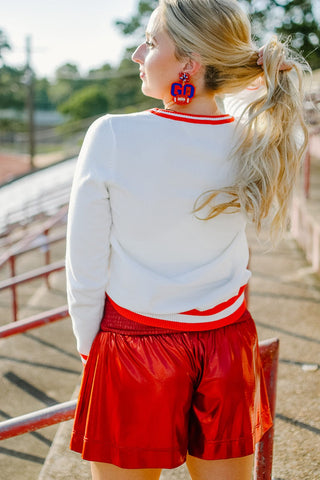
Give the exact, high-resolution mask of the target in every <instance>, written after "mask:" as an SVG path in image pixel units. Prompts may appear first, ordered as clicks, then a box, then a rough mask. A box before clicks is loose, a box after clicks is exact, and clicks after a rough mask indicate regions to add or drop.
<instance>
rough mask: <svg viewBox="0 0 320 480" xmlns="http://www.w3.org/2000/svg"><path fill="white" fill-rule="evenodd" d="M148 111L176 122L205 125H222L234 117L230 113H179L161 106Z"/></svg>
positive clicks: (231, 120)
mask: <svg viewBox="0 0 320 480" xmlns="http://www.w3.org/2000/svg"><path fill="white" fill-rule="evenodd" d="M149 111H150V112H151V113H153V114H154V115H158V116H159V117H164V118H169V119H170V120H176V121H178V122H188V123H202V124H207V125H222V124H224V123H231V122H234V117H232V116H231V115H211V116H210V115H193V114H191V113H181V112H175V111H173V110H164V109H161V108H152V109H151V110H149Z"/></svg>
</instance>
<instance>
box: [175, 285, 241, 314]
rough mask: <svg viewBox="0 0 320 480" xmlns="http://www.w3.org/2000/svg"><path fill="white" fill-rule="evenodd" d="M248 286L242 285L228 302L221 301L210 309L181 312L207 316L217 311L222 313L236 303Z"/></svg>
mask: <svg viewBox="0 0 320 480" xmlns="http://www.w3.org/2000/svg"><path fill="white" fill-rule="evenodd" d="M246 286H247V285H242V287H240V289H239V292H238V293H237V295H235V296H234V297H232V298H230V299H229V300H227V301H226V302H222V303H219V305H216V306H215V307H212V308H210V309H209V310H205V311H201V310H196V309H195V308H194V309H193V310H188V311H187V312H181V313H182V314H183V315H196V316H197V317H207V316H208V315H214V314H215V313H220V312H222V310H225V309H226V308H228V307H230V306H231V305H232V304H233V303H235V302H236V301H237V300H238V298H239V297H241V295H242V294H243V292H244V291H245V288H246Z"/></svg>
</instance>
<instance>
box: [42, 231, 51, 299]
mask: <svg viewBox="0 0 320 480" xmlns="http://www.w3.org/2000/svg"><path fill="white" fill-rule="evenodd" d="M43 234H44V235H45V237H46V240H48V234H49V229H48V228H47V229H46V230H45V231H44V232H43ZM43 251H44V258H45V264H46V265H49V264H50V257H51V255H50V244H49V242H48V241H47V242H46V243H45V244H44V246H43ZM45 281H46V284H47V288H48V289H49V290H50V282H49V273H48V274H47V275H46V276H45Z"/></svg>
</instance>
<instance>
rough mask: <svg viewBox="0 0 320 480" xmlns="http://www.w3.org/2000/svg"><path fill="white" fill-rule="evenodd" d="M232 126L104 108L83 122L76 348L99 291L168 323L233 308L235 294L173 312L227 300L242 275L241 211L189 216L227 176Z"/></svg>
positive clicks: (73, 272) (70, 270)
mask: <svg viewBox="0 0 320 480" xmlns="http://www.w3.org/2000/svg"><path fill="white" fill-rule="evenodd" d="M235 127H236V121H235V120H234V118H233V117H231V116H229V115H223V116H220V117H203V116H194V115H193V116H192V115H187V114H180V113H179V114H178V113H174V112H170V111H166V110H160V109H153V110H150V111H145V112H141V113H136V114H130V115H106V116H104V117H102V118H100V119H99V120H97V121H96V122H94V124H93V125H92V126H91V127H90V129H89V130H88V133H87V135H86V138H85V141H84V144H83V147H82V149H81V153H80V156H79V160H78V164H77V168H76V173H75V177H74V183H73V187H72V193H71V200H70V209H69V219H68V233H67V255H66V273H67V293H68V302H69V310H70V315H71V317H72V322H73V328H74V332H75V335H76V338H77V347H78V350H79V352H81V353H82V354H85V355H87V354H88V353H89V350H90V347H91V344H92V342H93V339H94V337H95V336H96V334H97V332H98V331H99V327H100V322H101V318H102V315H103V308H104V302H105V292H107V294H108V296H109V297H110V298H111V299H112V300H113V301H114V302H115V303H116V304H117V305H119V306H120V307H123V308H125V309H128V310H130V311H132V312H136V313H138V314H142V315H145V316H147V317H148V318H150V319H152V318H155V319H163V320H166V321H169V322H171V323H172V325H174V322H179V321H182V322H184V323H185V324H188V323H193V324H194V323H199V324H201V322H208V321H209V322H210V321H212V322H214V321H216V320H219V319H221V318H223V316H225V315H229V314H232V313H233V312H234V311H235V310H236V309H237V308H239V305H240V303H241V302H243V295H242V296H240V297H239V298H237V300H236V301H235V302H234V303H233V304H232V305H231V306H230V305H228V306H227V308H226V309H225V310H224V309H222V311H220V312H219V313H218V314H213V315H211V314H210V315H208V316H206V315H205V316H197V315H189V314H188V313H187V314H185V315H184V316H183V320H181V318H182V317H181V312H188V311H189V310H193V309H197V310H199V311H204V310H208V309H212V307H215V306H217V305H220V304H223V303H224V302H227V301H228V300H229V299H230V298H232V297H234V296H235V295H237V294H238V292H239V289H240V288H241V287H242V286H244V285H245V284H246V283H247V281H248V279H249V277H250V272H249V271H248V270H247V264H248V246H247V241H246V235H245V224H246V220H245V217H244V216H243V215H242V213H235V214H221V215H219V216H217V217H215V218H213V219H211V220H208V221H203V220H199V219H197V218H196V217H195V215H194V214H193V213H192V210H193V207H194V202H195V200H196V199H197V198H198V196H199V195H200V194H201V193H203V192H205V191H206V190H209V189H217V188H220V187H224V186H228V185H231V184H232V183H233V180H234V175H235V165H234V163H233V162H234V161H232V160H230V158H229V154H230V151H231V149H232V147H233V146H234V144H235V142H236V141H237V140H236V139H237V135H238V134H237V133H236V131H235ZM218 310H219V309H218ZM220 310H221V309H220ZM151 323H152V322H151Z"/></svg>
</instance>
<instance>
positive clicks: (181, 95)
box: [170, 72, 196, 105]
mask: <svg viewBox="0 0 320 480" xmlns="http://www.w3.org/2000/svg"><path fill="white" fill-rule="evenodd" d="M179 79H180V80H181V82H176V83H172V84H171V91H170V93H171V95H172V100H173V101H174V103H176V104H177V105H187V104H188V103H190V102H191V100H192V98H193V97H194V95H195V93H196V89H195V86H194V85H192V83H190V82H189V80H190V75H189V73H186V72H180V73H179Z"/></svg>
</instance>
